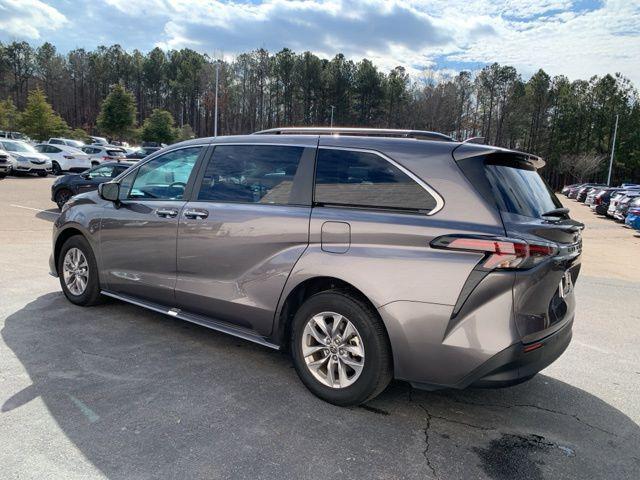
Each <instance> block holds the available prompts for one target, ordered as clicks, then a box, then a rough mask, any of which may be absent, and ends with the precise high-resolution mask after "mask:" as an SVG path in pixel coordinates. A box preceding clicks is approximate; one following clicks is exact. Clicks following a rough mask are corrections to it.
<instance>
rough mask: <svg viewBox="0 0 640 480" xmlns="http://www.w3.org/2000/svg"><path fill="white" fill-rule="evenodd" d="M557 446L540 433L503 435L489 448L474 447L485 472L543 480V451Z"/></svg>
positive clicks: (504, 478) (500, 479)
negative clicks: (541, 467)
mask: <svg viewBox="0 0 640 480" xmlns="http://www.w3.org/2000/svg"><path fill="white" fill-rule="evenodd" d="M553 446H554V444H553V443H551V442H547V441H546V440H545V439H544V437H542V436H540V435H513V434H503V435H502V436H501V437H500V438H497V439H495V440H492V441H491V442H490V443H489V445H488V447H487V448H474V449H473V450H474V451H475V453H476V454H478V456H479V457H480V460H481V462H482V463H481V466H482V468H483V470H484V471H485V473H486V474H487V475H488V476H490V477H491V478H494V479H496V480H511V479H514V478H518V479H519V480H542V478H543V475H542V470H541V469H540V466H541V465H544V461H543V460H542V459H541V454H546V453H548V452H549V450H550V449H551V448H552V447H553Z"/></svg>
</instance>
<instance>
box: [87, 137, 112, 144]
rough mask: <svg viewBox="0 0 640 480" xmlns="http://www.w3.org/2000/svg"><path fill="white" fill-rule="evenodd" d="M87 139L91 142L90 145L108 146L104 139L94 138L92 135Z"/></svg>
mask: <svg viewBox="0 0 640 480" xmlns="http://www.w3.org/2000/svg"><path fill="white" fill-rule="evenodd" d="M89 138H90V139H91V141H92V142H93V143H92V145H109V142H108V140H107V139H106V138H104V137H94V136H93V135H89Z"/></svg>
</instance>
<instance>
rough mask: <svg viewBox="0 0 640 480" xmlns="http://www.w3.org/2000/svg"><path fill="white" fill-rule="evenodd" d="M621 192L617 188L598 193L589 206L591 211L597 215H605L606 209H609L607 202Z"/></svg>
mask: <svg viewBox="0 0 640 480" xmlns="http://www.w3.org/2000/svg"><path fill="white" fill-rule="evenodd" d="M619 191H621V189H620V188H619V187H616V188H605V189H602V190H600V192H599V193H598V194H597V195H596V196H595V198H594V199H593V203H592V204H591V210H593V211H594V212H596V213H597V214H598V215H606V214H607V209H608V208H609V202H610V201H611V197H612V196H613V195H615V194H616V193H618V192H619Z"/></svg>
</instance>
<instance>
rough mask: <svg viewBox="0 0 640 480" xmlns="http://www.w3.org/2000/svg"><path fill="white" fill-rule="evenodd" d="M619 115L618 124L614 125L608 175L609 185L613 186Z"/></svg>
mask: <svg viewBox="0 0 640 480" xmlns="http://www.w3.org/2000/svg"><path fill="white" fill-rule="evenodd" d="M618 116H619V115H617V114H616V126H615V127H613V143H612V145H611V158H609V175H608V176H607V187H610V186H611V170H612V169H613V154H614V153H615V151H616V136H617V135H618Z"/></svg>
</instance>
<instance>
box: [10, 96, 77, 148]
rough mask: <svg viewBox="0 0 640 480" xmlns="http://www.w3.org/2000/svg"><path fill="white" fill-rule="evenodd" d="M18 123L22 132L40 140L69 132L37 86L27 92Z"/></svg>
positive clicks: (65, 123)
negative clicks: (25, 104) (24, 105)
mask: <svg viewBox="0 0 640 480" xmlns="http://www.w3.org/2000/svg"><path fill="white" fill-rule="evenodd" d="M19 124H20V125H21V127H22V132H23V133H26V134H27V135H29V136H30V137H31V138H33V139H34V140H40V141H45V140H48V139H49V138H50V137H61V136H65V135H66V134H67V133H68V132H69V126H68V125H67V122H65V121H64V120H63V119H62V117H61V116H60V115H58V114H57V113H55V112H54V111H53V108H51V105H50V104H49V103H48V102H47V97H46V96H45V94H44V92H43V91H42V90H40V89H39V88H36V89H35V90H32V91H31V92H29V96H28V97H27V106H26V107H25V109H24V111H23V112H22V114H21V115H20V122H19Z"/></svg>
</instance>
